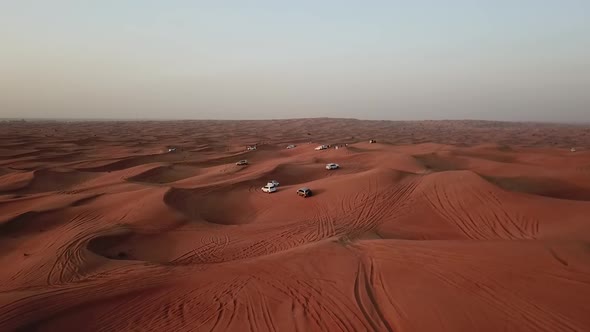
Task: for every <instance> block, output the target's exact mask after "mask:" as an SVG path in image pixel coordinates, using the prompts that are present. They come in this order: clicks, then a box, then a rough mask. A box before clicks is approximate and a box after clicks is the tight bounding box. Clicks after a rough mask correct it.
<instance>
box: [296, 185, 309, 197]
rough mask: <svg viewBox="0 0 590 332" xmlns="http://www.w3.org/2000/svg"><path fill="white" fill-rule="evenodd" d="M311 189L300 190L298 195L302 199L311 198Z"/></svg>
mask: <svg viewBox="0 0 590 332" xmlns="http://www.w3.org/2000/svg"><path fill="white" fill-rule="evenodd" d="M311 194H312V193H311V189H309V188H305V187H304V188H299V189H297V195H299V196H301V197H304V198H305V197H309V196H311Z"/></svg>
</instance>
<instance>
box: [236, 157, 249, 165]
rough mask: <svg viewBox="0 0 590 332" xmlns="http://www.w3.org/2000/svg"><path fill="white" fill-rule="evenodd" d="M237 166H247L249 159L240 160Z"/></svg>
mask: <svg viewBox="0 0 590 332" xmlns="http://www.w3.org/2000/svg"><path fill="white" fill-rule="evenodd" d="M236 165H237V166H245V165H248V160H245V159H244V160H240V161H238V162H237V163H236Z"/></svg>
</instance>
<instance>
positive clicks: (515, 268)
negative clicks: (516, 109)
mask: <svg viewBox="0 0 590 332" xmlns="http://www.w3.org/2000/svg"><path fill="white" fill-rule="evenodd" d="M369 139H376V140H377V143H376V144H369V142H368V141H369ZM253 144H258V149H257V150H256V151H246V149H245V148H246V146H247V145H253ZM289 144H297V147H296V148H294V149H289V150H287V149H286V148H285V147H286V146H287V145H289ZM319 144H332V145H345V144H348V147H342V148H340V149H338V150H336V149H329V150H326V151H315V150H314V147H315V146H317V145H319ZM589 146H590V129H589V128H588V127H583V126H565V125H547V124H534V123H502V122H485V121H420V122H388V121H358V120H348V119H302V120H281V121H278V120H277V121H183V122H69V123H66V122H63V123H62V122H24V123H23V122H13V123H0V264H1V265H2V266H3V268H2V269H0V330H1V331H11V330H26V331H37V330H39V331H60V330H61V331H64V330H67V331H72V330H74V331H124V330H140V331H146V330H153V331H590V316H589V315H588V312H590V300H588V299H590V219H589V218H590V152H589V151H588V150H585V148H586V147H589ZM168 147H176V148H177V150H176V151H175V152H171V153H168V152H167V149H168ZM570 147H576V149H577V151H576V152H570ZM240 159H247V160H248V161H249V162H250V164H249V165H248V166H237V165H235V162H236V161H238V160H240ZM328 162H335V163H339V164H340V165H341V168H340V169H338V170H334V171H328V170H326V169H325V168H324V165H325V164H326V163H328ZM269 180H278V181H279V182H280V183H281V185H280V187H279V190H278V191H277V192H275V193H272V194H266V193H263V192H262V191H261V190H260V188H261V187H262V186H263V185H264V184H266V182H267V181H269ZM302 186H306V187H309V188H311V189H312V190H313V192H314V196H312V197H310V198H306V199H303V198H300V197H298V196H297V195H296V194H295V192H296V190H297V188H299V187H302Z"/></svg>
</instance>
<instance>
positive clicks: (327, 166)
mask: <svg viewBox="0 0 590 332" xmlns="http://www.w3.org/2000/svg"><path fill="white" fill-rule="evenodd" d="M337 168H340V165H338V164H334V163H329V164H326V169H337Z"/></svg>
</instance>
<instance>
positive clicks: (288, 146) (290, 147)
mask: <svg viewBox="0 0 590 332" xmlns="http://www.w3.org/2000/svg"><path fill="white" fill-rule="evenodd" d="M296 146H297V145H295V144H291V145H287V149H293V148H295V147H296Z"/></svg>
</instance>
